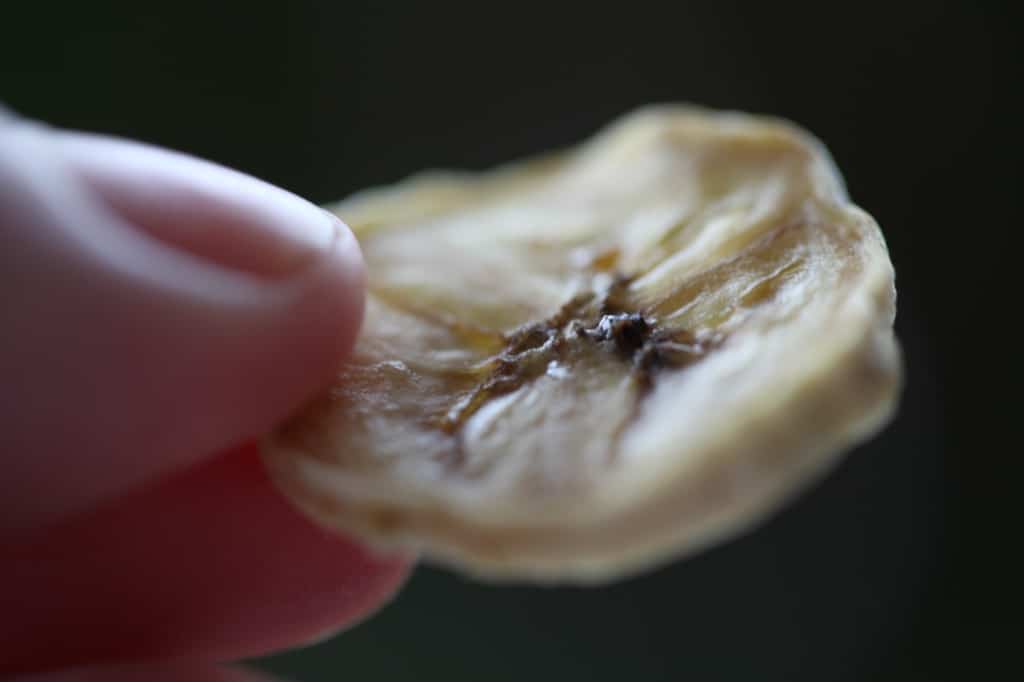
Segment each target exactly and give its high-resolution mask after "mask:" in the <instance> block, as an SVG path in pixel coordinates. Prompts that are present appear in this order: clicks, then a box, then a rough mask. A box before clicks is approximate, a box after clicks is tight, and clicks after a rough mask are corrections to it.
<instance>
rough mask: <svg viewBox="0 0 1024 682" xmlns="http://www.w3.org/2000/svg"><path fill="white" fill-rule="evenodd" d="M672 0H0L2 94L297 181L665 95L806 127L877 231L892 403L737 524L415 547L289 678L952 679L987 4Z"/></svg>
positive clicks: (468, 146) (985, 138) (1004, 124)
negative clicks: (622, 574) (549, 547)
mask: <svg viewBox="0 0 1024 682" xmlns="http://www.w3.org/2000/svg"><path fill="white" fill-rule="evenodd" d="M666 4H669V3H666ZM670 4H671V10H670V11H664V10H661V11H656V10H653V9H649V8H645V7H643V6H642V4H641V3H636V2H630V3H616V4H614V5H611V6H610V8H609V9H607V10H600V9H597V8H596V3H587V4H580V5H579V6H577V7H574V8H571V7H569V6H568V5H563V4H560V3H554V2H549V3H547V4H546V5H545V6H543V7H541V8H534V9H527V8H526V7H524V6H521V5H519V4H518V3H477V4H476V5H474V6H472V7H463V8H459V9H458V10H451V11H443V10H442V9H441V8H440V7H439V6H438V5H439V3H426V2H419V3H416V2H408V3H401V2H371V1H370V0H363V1H359V2H355V1H353V2H331V1H329V0H292V1H291V2H279V3H255V2H249V3H240V2H239V3H229V2H221V3H202V4H200V3H194V4H193V3H188V2H181V3H174V4H170V3H168V4H166V5H165V4H162V3H160V4H155V5H152V6H150V5H151V4H150V3H138V2H127V1H106V2H103V1H97V2H90V3H72V2H66V3H63V4H62V3H35V4H34V5H32V6H23V5H24V3H21V4H20V5H19V6H17V7H12V6H10V5H6V6H5V8H4V10H3V15H2V16H0V100H3V101H5V102H6V104H7V105H8V106H10V107H11V108H13V109H15V110H17V111H19V112H21V113H22V114H24V115H27V116H31V117H35V118H39V119H43V120H46V121H49V122H51V123H54V124H57V125H61V126H67V127H73V128H82V129H90V130H97V131H104V132H109V133H114V134H118V135H123V136H128V137H134V138H138V139H142V140H146V141H149V142H153V143H157V144H161V145H165V146H168V147H173V148H176V149H181V150H184V151H187V152H191V153H193V154H196V155H199V156H202V157H206V158H209V159H213V160H215V161H219V162H221V163H224V164H226V165H229V166H232V167H235V168H238V169H241V170H244V171H246V172H248V173H251V174H253V175H256V176H258V177H261V178H264V179H266V180H269V181H271V182H274V183H277V184H279V185H282V186H284V187H285V188H287V189H290V190H292V191H294V192H296V193H298V194H300V195H302V196H305V197H307V198H309V199H311V200H313V201H315V202H321V203H322V202H327V201H330V200H334V199H338V198H340V197H342V196H344V195H346V194H348V193H350V192H352V191H354V190H356V189H359V188H362V187H365V186H368V185H374V184H380V183H387V182H392V181H395V180H398V179H400V178H402V177H403V176H405V175H408V174H410V173H412V172H414V171H417V170H420V169H422V168H424V167H430V166H445V167H459V168H471V169H482V168H486V167H488V166H491V165H493V164H495V163H499V162H502V161H506V160H509V159H512V158H516V157H520V156H524V155H528V154H533V153H536V152H540V151H543V150H547V149H549V148H552V147H558V146H563V145H566V144H569V143H572V142H575V141H577V140H580V139H581V138H583V137H586V136H587V135H589V134H590V133H592V132H593V131H594V130H595V129H597V128H598V127H599V126H601V125H603V124H604V123H606V122H608V121H609V120H610V119H612V118H614V117H615V116H617V115H619V114H621V113H623V112H625V111H627V110H629V109H631V108H633V107H635V106H638V105H641V104H644V103H647V102H652V101H667V100H683V101H690V102H695V103H700V104H704V105H708V106H712V107H719V108H736V109H743V110H748V111H753V112H762V113H770V114H773V115H778V116H784V117H788V118H790V119H792V120H794V121H796V122H798V123H800V124H801V125H803V126H805V127H807V128H808V129H809V130H811V131H813V132H814V133H815V134H816V135H817V136H819V137H820V138H821V139H822V140H824V142H825V143H826V144H827V145H828V146H829V148H830V149H831V151H832V153H833V155H834V157H835V159H836V161H837V163H838V165H839V167H840V168H841V170H842V171H843V173H844V175H845V177H846V180H847V183H848V187H849V190H850V193H851V195H852V196H853V198H854V200H855V201H856V202H857V203H858V204H860V205H861V206H863V207H864V208H866V209H867V210H868V211H869V212H871V213H872V214H873V215H874V216H875V217H876V218H877V220H878V221H879V223H880V224H881V225H882V227H883V230H884V231H885V234H886V237H887V239H888V242H889V245H890V249H891V252H892V258H893V261H894V262H895V265H896V271H897V283H898V289H899V296H900V298H899V314H898V319H897V331H898V333H899V336H900V338H901V340H902V343H903V347H904V350H905V355H906V365H907V379H908V381H907V386H906V390H905V394H904V397H903V402H902V408H901V411H900V414H899V417H898V418H897V420H896V421H895V423H893V424H892V425H891V426H890V427H889V428H888V429H887V430H886V431H885V432H884V433H883V434H881V435H880V436H879V437H878V438H876V439H875V440H874V441H872V442H871V443H869V444H867V445H865V446H863V447H861V448H859V449H858V450H856V451H855V452H853V453H852V454H851V455H850V457H849V458H847V459H846V461H845V462H844V463H843V464H842V465H841V466H840V467H839V468H838V470H836V471H835V472H834V473H833V474H832V475H830V476H829V477H828V478H827V480H825V481H824V482H823V483H822V484H821V485H820V486H817V487H816V488H815V489H814V490H812V491H810V492H809V493H808V494H806V495H804V496H803V497H802V498H801V499H799V500H797V501H796V502H795V503H794V504H792V505H790V506H789V507H788V508H787V509H786V510H784V511H783V512H782V513H781V514H779V515H777V516H776V517H775V518H773V519H772V520H770V521H769V522H768V523H766V524H764V525H763V526H762V527H760V528H759V529H758V530H757V531H756V532H753V533H750V534H748V535H746V536H744V537H741V538H738V539H736V540H734V541H732V542H730V543H728V544H725V545H723V546H720V547H717V548H716V549H714V550H712V551H709V552H707V553H706V554H703V555H702V556H699V557H696V558H694V559H691V560H688V561H685V562H682V563H678V564H676V565H673V566H670V567H667V568H664V569H662V570H659V571H657V572H654V573H652V574H649V575H646V576H643V577H639V578H635V579H632V580H628V581H625V582H622V583H619V584H616V585H613V586H610V587H606V588H601V589H567V588H558V589H550V588H548V589H540V588H526V587H500V588H499V587H492V586H487V585H481V584H476V583H472V582H469V581H466V580H464V579H461V578H459V577H456V576H454V575H452V574H450V573H447V572H442V571H437V570H433V569H431V568H429V567H423V568H420V569H419V570H418V571H417V572H416V574H415V576H414V578H413V579H412V582H411V583H410V584H409V586H408V587H407V589H406V590H405V591H404V592H403V593H402V594H401V595H400V596H399V597H398V598H397V599H396V600H395V601H394V602H393V603H392V604H391V605H389V606H388V607H387V608H385V609H384V610H383V611H382V612H381V613H380V614H379V615H377V616H376V617H374V618H373V619H371V620H370V621H368V622H366V623H363V624H361V625H359V626H357V627H356V628H354V629H353V630H351V631H349V632H347V633H345V634H343V635H341V636H338V637H336V638H334V639H331V640H329V641H327V642H324V643H322V644H320V645H317V646H314V647H312V648H308V649H305V650H301V651H295V652H290V653H285V654H281V655H278V656H274V657H270V658H267V659H264V660H261V661H259V662H258V663H259V665H261V666H263V667H264V668H266V669H268V670H271V671H274V672H276V673H279V674H281V675H283V676H286V677H288V678H289V679H293V680H302V681H308V682H317V681H324V680H340V679H376V680H389V681H395V682H399V681H404V680H449V681H459V680H467V681H468V680H484V679H486V680H489V681H490V682H500V681H503V680H522V679H532V680H540V681H546V680H560V681H564V680H589V681H594V682H597V681H601V680H624V679H632V678H635V679H640V680H647V681H649V682H653V681H655V680H680V679H684V678H687V677H692V678H697V679H716V680H744V679H759V680H869V679H870V680H878V679H930V680H934V679H949V678H951V677H952V676H953V675H952V672H951V671H952V670H953V669H954V668H955V666H953V664H954V663H956V662H957V658H958V656H959V655H960V653H961V647H960V645H959V642H960V641H961V639H962V636H963V630H964V629H966V628H968V627H969V625H968V623H967V621H965V620H964V619H963V618H961V615H960V611H959V609H960V606H961V602H960V592H959V590H958V589H957V588H958V585H959V584H960V581H959V580H958V572H957V570H956V569H957V567H958V562H957V561H956V560H957V558H958V550H959V548H960V538H961V535H960V527H961V520H962V514H961V512H962V506H963V504H962V503H963V501H964V497H963V495H962V494H961V490H960V480H961V478H962V474H963V473H965V470H966V469H967V468H968V467H967V463H966V462H967V460H966V456H965V454H964V453H966V452H968V451H969V448H968V443H969V441H968V440H967V438H968V435H969V434H968V433H967V429H966V428H964V426H963V425H964V423H965V422H964V420H963V419H962V417H964V416H966V415H968V414H971V413H972V410H973V409H980V408H977V405H975V406H974V407H973V408H972V406H971V405H969V404H967V403H966V402H965V398H964V397H963V396H962V392H961V391H958V386H959V384H958V383H957V382H958V381H959V379H960V378H961V377H960V376H959V375H960V374H961V373H963V372H964V371H965V368H966V366H965V364H964V362H962V360H963V354H964V350H965V343H971V342H972V340H971V338H970V336H969V334H970V333H972V331H971V329H970V328H969V325H965V323H964V322H963V321H962V320H963V317H962V314H963V313H964V311H967V310H969V308H968V307H967V305H968V301H967V300H966V299H965V297H966V295H967V294H966V291H965V289H964V288H963V286H962V285H963V283H964V282H972V281H973V282H983V281H984V280H985V278H986V277H987V276H988V273H987V272H986V270H987V269H988V268H987V267H986V265H985V262H984V259H983V258H982V257H981V255H980V254H978V253H976V252H975V251H974V250H973V247H972V246H971V242H970V241H969V240H970V238H971V235H972V234H974V235H976V234H978V233H979V231H980V230H999V229H1000V225H1002V224H1004V223H1006V222H1008V221H1009V220H1010V219H1011V216H1012V215H1014V214H1013V213H1011V206H1010V204H1009V197H1010V191H1009V190H1010V182H1011V181H1012V180H1013V173H1014V171H1013V168H1012V167H1011V165H1010V163H1011V159H1010V158H1009V153H1008V151H1007V144H1008V143H1007V140H1008V139H1009V136H1008V132H1009V131H1010V130H1011V129H1010V125H1009V124H1010V122H1011V119H1010V112H1009V110H1008V108H1007V106H1005V104H1006V103H1005V102H1004V101H1002V99H1001V98H1002V97H1003V96H1004V94H1012V91H1013V90H1014V89H1015V88H1019V85H1020V81H1019V78H1018V77H1017V76H1016V75H1015V73H1016V67H1017V66H1018V65H1017V64H1016V63H1015V61H1014V57H1015V56H1016V55H1015V54H1013V49H1014V45H1013V42H1014V36H1013V35H1012V33H1011V31H1012V22H1011V21H1010V20H1009V18H1008V17H1007V16H1002V15H1000V14H999V13H998V12H997V11H996V8H995V7H989V6H987V5H985V4H983V3H971V2H960V3H955V2H948V3H944V2H928V3H913V2H907V3H899V2H889V3H885V4H883V5H880V6H870V5H868V4H866V3H863V2H857V3H841V4H837V3H824V2H817V3H808V4H804V5H786V4H784V3H776V2H760V3H739V2H734V1H731V0H725V1H718V2H687V1H685V0H683V1H680V2H675V3H670ZM1007 91H1009V93H1008V92H1007ZM975 243H977V242H975ZM988 248H991V242H989V247H988ZM951 311H953V312H958V313H959V314H960V317H959V319H960V320H961V321H959V322H957V321H956V319H957V316H956V315H950V312H951ZM968 399H970V400H972V402H974V400H973V398H970V397H968ZM254 598H258V596H254ZM970 627H973V626H970Z"/></svg>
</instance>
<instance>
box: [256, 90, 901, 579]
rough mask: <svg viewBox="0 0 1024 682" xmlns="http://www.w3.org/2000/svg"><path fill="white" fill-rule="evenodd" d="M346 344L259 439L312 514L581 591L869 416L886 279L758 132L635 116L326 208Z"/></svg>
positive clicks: (756, 490)
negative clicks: (335, 222)
mask: <svg viewBox="0 0 1024 682" xmlns="http://www.w3.org/2000/svg"><path fill="white" fill-rule="evenodd" d="M336 210H337V212H338V214H339V215H340V216H341V217H342V218H344V219H345V220H346V221H347V222H348V223H349V224H350V225H351V226H352V227H353V229H354V230H355V232H356V234H357V235H358V236H359V239H360V241H361V244H362V247H363V251H364V254H365V256H366V260H367V262H368V264H369V272H370V295H369V302H368V308H367V315H366V322H365V326H364V328H363V331H362V336H361V338H360V341H359V343H358V347H357V350H356V354H355V359H354V361H353V362H352V363H351V365H349V366H347V367H346V368H344V369H343V370H342V371H341V372H340V374H339V375H338V377H337V380H336V381H335V382H334V385H333V387H332V388H331V389H330V390H329V391H328V392H326V393H325V394H324V395H323V396H322V397H321V398H319V399H318V400H317V401H315V402H314V403H313V404H311V405H310V406H308V407H307V408H306V409H305V410H304V411H303V412H301V413H300V414H298V415H296V416H295V417H294V418H292V419H291V420H290V421H288V422H287V423H286V424H284V425H283V426H282V427H281V428H280V429H279V430H277V431H276V432H275V433H274V434H272V435H271V436H270V437H269V438H268V439H267V440H266V442H265V443H264V453H265V459H266V461H267V464H268V466H269V468H270V471H271V473H272V475H273V477H274V478H275V480H276V481H277V483H278V484H279V485H280V487H281V488H282V489H283V490H284V491H285V492H286V493H287V494H288V495H289V496H290V497H291V498H292V499H293V500H294V501H295V502H296V503H297V504H298V505H299V506H300V507H301V508H303V509H304V510H306V511H307V512H308V513H309V514H311V515H312V516H313V517H315V518H316V519H318V520H319V521H321V522H322V523H324V524H327V525H329V526H333V527H337V528H340V529H344V530H345V531H349V532H352V533H355V534H356V535H358V536H360V537H362V538H363V539H365V540H367V541H369V542H371V543H373V544H375V545H377V546H382V547H386V548H408V549H414V550H419V551H422V552H423V553H424V555H425V556H426V557H428V558H431V559H433V560H435V561H439V562H443V563H446V564H449V565H452V566H454V567H457V568H458V569H461V570H463V571H467V572H470V573H472V574H476V575H481V576H486V577H491V578H525V579H533V580H543V581H552V580H573V581H597V580H606V579H611V578H614V577H617V576H619V575H622V574H626V573H630V572H634V571H637V570H640V569H642V568H644V567H647V566H649V565H651V564H654V563H657V562H661V561H665V560H667V559H670V558H673V557H677V556H682V555H683V554H685V553H688V552H692V551H694V550H696V549H699V548H701V547H703V546H706V545H707V544H708V543H711V542H714V541H715V540H718V539H721V538H723V537H726V536H728V535H730V534H732V533H735V532H737V531H738V530H741V529H743V528H745V527H748V526H749V525H751V524H752V523H753V522H755V521H757V520H758V519H761V518H763V517H764V516H765V515H766V514H768V513H770V512H772V511H773V510H775V509H776V508H777V507H778V506H779V505H780V504H781V503H782V502H783V501H784V500H785V499H786V498H787V497H789V496H790V495H792V494H793V493H794V492H796V491H797V490H799V489H800V488H801V487H802V486H804V485H806V484H807V483H808V482H809V481H811V480H813V479H814V478H815V477H816V476H819V475H820V474H822V472H823V471H825V470H826V469H827V467H828V466H829V465H830V464H832V463H833V462H835V460H836V459H837V456H838V455H839V454H840V453H841V452H842V451H843V450H845V449H847V448H849V447H850V446H851V445H853V444H854V443H856V442H858V441H861V440H863V439H865V438H866V437H868V436H869V435H871V434H872V433H873V432H875V431H877V430H878V429H879V428H880V427H881V426H882V424H883V423H884V422H885V421H886V420H887V419H888V418H889V416H890V415H891V414H892V412H893V408H894V404H895V397H896V394H897V390H898V385H899V375H900V364H899V358H898V351H897V345H896V341H895V338H894V336H893V331H892V323H893V315H894V300H895V291H894V289H893V271H892V266H891V265H890V262H889V258H888V255H887V252H886V248H885V243H884V242H883V239H882V236H881V234H880V233H879V230H878V227H877V226H876V224H875V223H874V221H872V219H871V218H870V217H869V216H868V215H867V214H866V213H864V212H863V211H861V210H860V209H858V208H856V207H855V206H853V205H852V204H850V203H849V201H848V199H847V197H846V195H845V193H844V190H843V187H842V184H841V180H840V178H839V176H838V174H837V172H836V170H835V168H834V167H833V166H832V164H831V162H830V160H829V158H828V156H827V154H826V152H825V150H824V149H823V148H822V147H821V145H820V144H818V143H817V142H816V141H815V140H814V139H812V138H811V137H809V136H808V135H807V134H806V133H804V132H802V131H800V130H799V129H796V128H794V127H793V126H791V125H788V124H786V123H783V122H779V121H774V120H766V119H761V118H754V117H749V116H745V115H740V114H733V113H727V114H721V113H711V112H706V111H701V110H695V109H690V108H682V107H659V108H650V109H645V110H642V111H640V112H638V113H635V114H632V115H630V116H628V117H626V118H625V119H624V120H622V121H620V122H618V123H616V124H614V125H612V126H611V127H610V128H609V129H608V130H606V131H604V132H602V133H601V134H599V135H598V136H597V137H596V138H594V139H593V140H591V141H589V142H587V143H585V144H584V145H582V146H581V147H579V148H577V149H575V150H571V151H568V152H565V153H561V154H557V155H553V156H551V157H546V158H543V159H539V160H534V161H529V162H526V163H521V164H518V165H514V166H511V167H508V168H505V169H500V170H498V171H494V172H491V173H486V174H482V175H478V176H474V175H457V174H432V175H424V176H420V177H416V178H413V179H411V180H408V181H406V182H404V183H402V184H400V185H398V186H396V187H394V188H391V189H385V190H374V191H372V192H368V193H364V194H361V195H358V196H356V197H354V198H352V199H350V200H348V201H346V202H343V203H341V204H339V205H337V206H336Z"/></svg>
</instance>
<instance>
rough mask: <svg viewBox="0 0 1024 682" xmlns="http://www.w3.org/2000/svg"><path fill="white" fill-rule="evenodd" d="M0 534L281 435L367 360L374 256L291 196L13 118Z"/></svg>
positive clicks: (183, 161) (4, 199)
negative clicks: (282, 425)
mask: <svg viewBox="0 0 1024 682" xmlns="http://www.w3.org/2000/svg"><path fill="white" fill-rule="evenodd" d="M0 239H2V240H3V241H2V243H3V246H2V248H0V329H2V331H3V333H2V335H0V376H2V377H3V384H2V386H0V415H2V419H3V424H2V427H0V466H2V467H3V469H2V470H3V476H2V477H0V500H3V501H4V510H3V514H0V534H3V533H7V534H11V533H15V532H22V531H26V530H28V529H30V528H34V527H38V526H39V525H41V524H45V523H49V522H52V521H55V520H57V519H59V518H61V517H62V516H66V515H68V514H71V513H73V512H75V511H77V510H80V509H83V508H85V507H88V506H90V505H92V504H94V503H96V502H97V501H99V500H100V499H102V498H105V497H109V496H111V495H114V494H116V493H118V492H122V491H124V490H126V489H127V488H130V487H134V486H137V485H139V484H141V483H143V482H146V481H148V480H151V479H153V478H155V477H158V476H162V475H165V474H167V473H170V472H172V471H174V470H178V469H182V468H185V467H187V466H189V465H191V464H194V463H196V461H197V460H199V459H201V458H202V457H203V456H204V455H208V454H212V453H214V452H216V451H218V450H222V449H223V448H226V447H229V446H231V445H233V444H235V443H238V442H239V441H242V440H244V439H248V438H252V437H254V436H256V435H259V434H260V433H261V432H263V431H265V430H267V429H268V428H270V427H271V426H272V425H273V424H274V423H275V422H277V421H278V420H280V419H282V418H283V417H285V416H286V415H287V414H288V413H289V412H290V411H292V410H294V409H295V408H296V407H297V406H298V405H299V404H300V403H301V402H302V401H304V400H305V399H307V398H308V397H309V396H310V395H311V394H313V393H314V392H315V391H317V390H318V389H320V388H321V387H323V386H324V385H325V384H326V383H327V382H328V381H329V380H330V378H331V375H332V373H333V371H334V369H335V368H336V367H337V365H338V364H339V363H340V362H341V361H342V360H343V358H344V357H345V356H346V355H347V354H348V353H349V352H350V351H351V348H352V345H353V343H354V339H355V335H356V333H357V331H358V328H359V325H360V322H361V319H362V313H363V303H364V295H365V276H364V269H363V263H362V258H361V255H360V253H359V247H358V245H357V243H356V241H355V238H354V237H353V236H352V234H351V232H349V230H348V228H346V227H345V226H344V225H343V224H342V223H341V222H340V221H339V220H337V219H336V218H333V217H332V216H329V215H328V214H327V213H325V212H324V211H321V210H320V209H318V208H316V207H315V206H313V205H312V204H309V203H307V202H306V201H304V200H302V199H300V198H299V197H296V196H294V195H292V194H289V193H288V192H285V191H284V190H281V189H278V188H275V187H273V186H270V185H268V184H265V183H263V182H260V181H258V180H255V179H252V178H249V177H247V176H244V175H242V174H239V173H236V172H233V171H230V170H227V169H225V168H222V167H219V166H216V165H213V164H210V163H206V162H202V161H199V160H196V159H193V158H190V157H187V156H184V155H181V154H176V153H172V152H168V151H164V150H160V149H157V148H153V147H149V146H144V145H141V144H136V143H131V142H126V141H122V140H117V139H112V138H107V137H100V136H93V135H84V134H75V133H69V132H60V131H56V130H53V129H49V128H46V127H44V126H40V125H36V124H32V123H28V122H23V121H16V120H10V119H8V120H7V121H6V123H5V121H3V120H0Z"/></svg>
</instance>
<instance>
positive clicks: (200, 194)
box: [60, 133, 348, 278]
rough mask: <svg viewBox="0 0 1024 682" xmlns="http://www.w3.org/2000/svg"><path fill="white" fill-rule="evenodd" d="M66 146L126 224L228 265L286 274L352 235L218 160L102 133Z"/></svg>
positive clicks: (77, 137)
mask: <svg viewBox="0 0 1024 682" xmlns="http://www.w3.org/2000/svg"><path fill="white" fill-rule="evenodd" d="M60 144H61V147H62V150H63V151H64V154H65V158H66V159H67V160H68V161H69V163H70V165H71V166H72V168H73V169H74V170H75V171H76V172H77V174H78V176H79V177H80V178H81V179H82V180H83V181H84V183H85V184H86V185H87V186H88V187H89V188H90V189H92V190H93V191H94V193H95V194H96V195H97V196H98V197H99V198H100V199H101V200H103V201H104V202H105V203H106V204H107V205H108V206H109V207H110V208H112V209H113V210H114V211H115V212H116V213H118V214H119V215H120V216H121V217H122V218H124V219H125V220H126V221H127V222H129V223H130V224H132V225H134V226H135V227H137V228H138V229H140V230H142V231H143V232H146V233H148V234H149V235H150V236H152V237H155V238H157V239H159V240H160V241H163V242H164V243H166V244H169V245H171V246H174V247H176V248H178V249H181V250H183V251H187V252H189V253H191V254H192V255H194V256H198V257H200V258H203V259H205V260H207V261H212V262H214V263H216V264H218V265H221V266H223V267H226V268H230V269H234V270H239V271H242V272H246V273H249V274H253V275H258V276H262V277H268V278H278V277H286V276H289V275H292V274H295V273H297V272H299V271H301V270H303V269H305V268H306V267H307V266H309V265H310V264H311V263H312V262H313V261H316V260H318V259H320V258H321V257H322V256H324V255H325V254H326V253H328V252H330V251H331V250H332V249H333V248H334V246H335V242H336V241H337V240H338V237H339V235H344V236H347V235H348V228H347V227H345V226H344V224H343V223H342V222H341V221H340V220H339V219H338V218H337V217H335V216H334V215H332V214H330V213H327V212H326V211H324V210H322V209H320V208H318V207H317V206H315V205H313V204H311V203H310V202H308V201H306V200H304V199H302V198H300V197H298V196H296V195H294V194H291V193H290V192H287V191H285V190H283V189H280V188H278V187H275V186H273V185H270V184H268V183H265V182H262V181H260V180H257V179H255V178H252V177H249V176H246V175H244V174H242V173H239V172H236V171H233V170H230V169H228V168H224V167H222V166H218V165H216V164H213V163H209V162H206V161H201V160H199V159H195V158H192V157H189V156H186V155H184V154H178V153H175V152H171V151H168V150H164V149H160V148H157V147H151V146H148V145H143V144H138V143H133V142H127V141H125V140H119V139H115V138H109V137H103V136H98V135H87V134H78V133H63V134H61V135H60Z"/></svg>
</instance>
